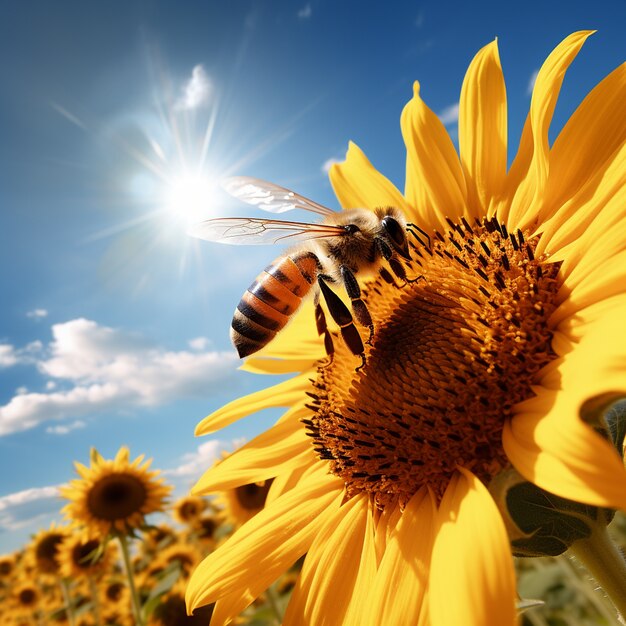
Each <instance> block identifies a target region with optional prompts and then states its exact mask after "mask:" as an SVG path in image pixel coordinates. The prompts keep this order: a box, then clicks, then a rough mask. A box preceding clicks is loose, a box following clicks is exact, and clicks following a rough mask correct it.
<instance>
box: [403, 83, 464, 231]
mask: <svg viewBox="0 0 626 626" xmlns="http://www.w3.org/2000/svg"><path fill="white" fill-rule="evenodd" d="M419 90H420V87H419V83H417V82H415V83H414V85H413V98H412V100H410V101H409V103H408V104H407V105H406V106H405V107H404V110H403V111H402V117H401V118H400V125H401V128H402V136H403V137H404V143H405V144H406V149H407V157H406V159H407V160H406V189H405V196H406V199H407V201H408V202H409V204H410V205H411V206H412V207H413V208H414V210H415V212H416V218H415V219H416V220H417V223H418V224H419V225H420V226H421V227H422V228H423V229H424V230H426V231H428V230H432V229H435V228H438V229H440V230H442V229H443V230H445V229H447V228H448V225H447V223H446V221H445V217H446V216H448V217H450V218H452V219H454V220H455V221H456V220H457V219H458V218H460V217H461V216H462V215H466V211H465V206H466V197H467V192H466V189H465V179H464V178H463V170H462V169H461V164H460V162H459V158H458V156H457V154H456V150H455V149H454V145H453V143H452V141H451V139H450V137H449V136H448V133H447V131H446V129H445V127H444V125H443V124H442V123H441V120H440V119H439V118H438V117H437V116H436V115H435V114H434V113H433V112H432V111H431V110H430V109H429V108H428V107H427V106H426V105H425V104H424V102H423V101H422V99H421V98H420V95H419Z"/></svg>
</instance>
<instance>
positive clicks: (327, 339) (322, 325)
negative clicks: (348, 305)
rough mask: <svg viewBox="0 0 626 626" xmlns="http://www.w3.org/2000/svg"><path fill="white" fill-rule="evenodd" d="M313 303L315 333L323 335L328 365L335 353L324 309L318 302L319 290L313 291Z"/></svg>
mask: <svg viewBox="0 0 626 626" xmlns="http://www.w3.org/2000/svg"><path fill="white" fill-rule="evenodd" d="M313 303H314V305H315V324H316V325H317V334H318V335H320V336H321V335H324V349H325V350H326V354H327V355H328V365H330V364H331V363H332V362H333V357H334V355H335V346H334V344H333V338H332V336H331V334H330V331H329V330H328V326H327V324H326V315H325V314H324V309H323V308H322V305H321V304H320V292H319V291H316V292H315V299H314V301H313Z"/></svg>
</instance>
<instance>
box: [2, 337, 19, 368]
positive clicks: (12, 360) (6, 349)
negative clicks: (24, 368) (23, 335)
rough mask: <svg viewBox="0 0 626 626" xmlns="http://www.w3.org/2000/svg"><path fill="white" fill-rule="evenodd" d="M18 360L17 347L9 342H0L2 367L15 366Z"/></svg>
mask: <svg viewBox="0 0 626 626" xmlns="http://www.w3.org/2000/svg"><path fill="white" fill-rule="evenodd" d="M17 362H18V355H17V353H16V351H15V348H14V347H13V346H12V345H10V344H8V343H0V368H2V367H13V366H14V365H16V364H17Z"/></svg>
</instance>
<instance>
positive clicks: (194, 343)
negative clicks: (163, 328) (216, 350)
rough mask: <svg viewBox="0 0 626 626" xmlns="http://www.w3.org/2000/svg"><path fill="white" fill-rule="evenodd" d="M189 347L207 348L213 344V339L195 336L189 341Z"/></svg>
mask: <svg viewBox="0 0 626 626" xmlns="http://www.w3.org/2000/svg"><path fill="white" fill-rule="evenodd" d="M187 343H188V345H189V347H190V348H191V349H192V350H198V351H200V350H206V349H207V348H208V347H209V346H210V345H211V340H210V339H208V338H207V337H195V338H194V339H190V340H189V341H188V342H187Z"/></svg>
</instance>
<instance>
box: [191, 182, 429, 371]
mask: <svg viewBox="0 0 626 626" xmlns="http://www.w3.org/2000/svg"><path fill="white" fill-rule="evenodd" d="M222 186H223V187H224V189H225V190H226V191H227V192H228V193H229V194H230V195H231V196H233V197H235V198H238V199H240V200H242V201H243V202H247V203H248V204H252V205H255V206H257V207H258V208H259V209H262V210H264V211H269V212H271V213H283V212H285V211H290V210H293V209H304V210H306V211H310V212H312V213H316V214H318V215H321V216H322V217H323V221H321V222H319V223H303V222H290V221H283V220H276V219H263V218H255V217H234V218H218V219H210V220H207V221H204V222H201V223H199V224H197V225H195V226H194V227H192V229H191V230H190V232H189V234H191V235H192V236H194V237H198V238H200V239H205V240H207V241H215V242H219V243H225V244H251V245H255V244H257V245H259V244H277V243H283V242H284V243H292V244H294V245H293V247H291V248H290V249H288V250H287V251H286V252H285V253H284V254H283V255H281V256H279V257H278V258H277V259H276V260H275V261H274V262H273V263H271V264H270V265H269V266H268V267H266V268H265V269H264V270H263V271H262V272H261V273H260V274H259V275H258V276H257V277H256V279H255V281H254V282H253V283H252V284H251V285H250V287H248V289H247V291H246V292H245V293H244V294H243V296H242V298H241V300H240V302H239V304H238V305H237V308H236V309H235V313H234V315H233V320H232V324H231V333H230V336H231V340H232V342H233V345H234V346H235V348H236V349H237V352H238V354H239V356H240V358H244V357H246V356H248V355H250V354H253V353H255V352H256V351H257V350H260V349H261V348H263V347H264V346H266V345H267V344H268V343H269V342H270V341H272V339H273V338H274V337H275V336H276V334H277V333H279V332H280V331H281V330H282V329H283V328H284V327H285V325H286V324H287V322H288V321H289V319H290V318H291V316H292V315H293V314H294V313H295V312H296V310H297V309H298V307H299V306H300V303H301V302H302V300H303V298H304V297H305V296H307V295H308V293H309V292H310V291H311V290H314V292H315V300H314V304H315V320H316V324H317V331H318V334H319V335H320V336H321V335H323V336H324V346H325V349H326V353H327V354H328V356H329V357H330V358H331V359H332V355H333V352H334V347H333V340H332V336H331V334H330V332H329V330H328V327H327V324H326V317H325V314H324V310H323V308H322V306H321V304H320V294H321V296H322V297H323V298H324V300H325V302H326V305H327V307H328V311H329V313H330V315H331V317H332V318H333V320H334V321H335V323H336V324H337V325H338V326H339V329H340V331H341V335H342V338H343V340H344V341H345V343H346V345H347V346H348V348H349V349H350V351H351V352H352V353H353V354H355V355H356V356H360V357H361V365H360V366H359V368H357V369H360V368H361V367H362V366H363V365H364V364H365V354H364V353H365V350H364V344H363V340H362V338H361V334H360V332H359V330H358V329H357V328H356V326H355V324H354V318H356V320H357V321H358V322H359V324H360V325H361V326H364V327H366V328H368V329H369V339H368V340H367V341H368V343H371V340H372V337H373V333H374V324H373V323H372V317H371V315H370V312H369V310H368V309H367V306H366V304H365V303H364V302H363V300H362V299H361V288H360V286H359V282H358V280H357V276H359V278H361V279H362V278H365V277H367V276H370V275H372V274H373V273H375V272H377V271H378V272H380V273H381V274H382V275H383V277H384V278H385V280H387V281H388V282H394V278H393V276H392V275H391V274H390V273H389V271H388V270H387V269H386V268H385V267H384V262H385V261H386V262H387V264H388V266H389V267H390V268H391V271H392V272H393V273H394V274H395V275H396V277H398V278H400V279H401V280H402V281H405V282H412V281H410V280H409V279H408V278H407V275H406V271H405V268H404V266H403V264H402V263H401V262H400V261H399V260H398V256H399V257H401V258H403V259H405V260H406V261H410V260H411V256H410V252H409V243H408V240H407V232H409V233H411V234H413V235H414V236H415V237H416V239H417V240H418V241H420V242H421V243H423V242H422V241H421V239H420V238H419V236H418V235H417V234H416V233H415V232H414V229H415V230H417V231H419V232H421V233H422V234H423V235H424V236H425V237H427V238H428V239H429V241H430V238H429V237H428V235H427V234H426V233H424V231H423V230H421V229H420V228H419V227H417V226H415V225H414V224H407V222H406V220H405V218H404V216H403V215H402V213H401V212H400V211H399V210H398V209H396V208H394V207H384V208H377V209H375V210H373V211H371V210H369V209H348V210H344V211H339V212H337V211H333V210H332V209H329V208H327V207H325V206H322V205H321V204H318V203H317V202H314V201H313V200H309V199H307V198H304V197H302V196H300V195H298V194H297V193H295V192H293V191H290V190H289V189H285V188H284V187H279V186H278V185H275V184H273V183H269V182H266V181H263V180H259V179H256V178H249V177H243V176H237V177H232V178H228V179H226V180H225V181H223V183H222ZM419 278H420V277H418V278H417V279H415V280H418V279H419ZM329 283H330V284H333V285H338V286H339V285H342V286H343V287H344V289H345V290H346V293H347V294H348V297H349V298H350V301H351V306H352V313H353V314H354V318H353V315H352V313H351V312H350V309H349V308H348V307H347V306H346V305H345V304H344V302H343V300H342V299H341V298H340V297H339V296H338V295H337V294H336V293H335V292H334V291H333V290H332V289H331V288H330V287H329V286H328V284H329Z"/></svg>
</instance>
